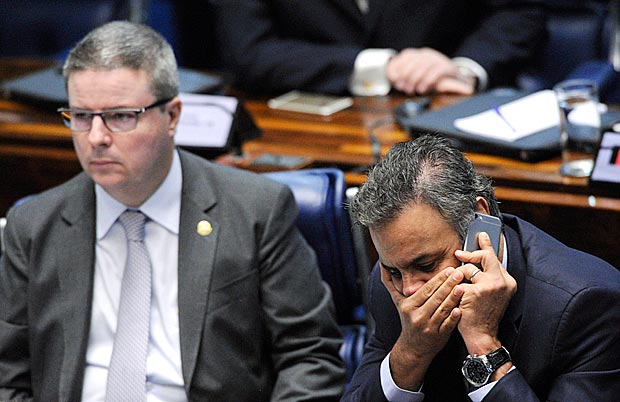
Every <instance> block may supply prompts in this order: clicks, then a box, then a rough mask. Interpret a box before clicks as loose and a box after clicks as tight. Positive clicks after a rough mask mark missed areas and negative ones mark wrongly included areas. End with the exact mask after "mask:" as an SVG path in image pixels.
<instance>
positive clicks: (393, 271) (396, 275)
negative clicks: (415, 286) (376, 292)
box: [385, 268, 403, 279]
mask: <svg viewBox="0 0 620 402" xmlns="http://www.w3.org/2000/svg"><path fill="white" fill-rule="evenodd" d="M385 269H386V270H387V271H388V272H389V273H390V275H391V276H392V277H393V278H397V279H400V278H402V276H403V275H402V274H401V273H400V271H399V270H398V269H396V268H385Z"/></svg>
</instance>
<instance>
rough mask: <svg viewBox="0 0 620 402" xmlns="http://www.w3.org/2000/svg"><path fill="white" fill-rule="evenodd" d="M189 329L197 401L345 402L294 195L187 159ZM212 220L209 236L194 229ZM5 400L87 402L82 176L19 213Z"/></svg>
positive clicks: (10, 260) (187, 351)
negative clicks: (83, 399) (316, 401)
mask: <svg viewBox="0 0 620 402" xmlns="http://www.w3.org/2000/svg"><path fill="white" fill-rule="evenodd" d="M180 155H181V164H182V167H183V194H182V201H181V218H180V219H181V220H180V233H179V264H178V272H179V296H178V297H179V300H178V302H179V325H180V336H181V359H182V370H183V377H184V380H185V389H186V392H187V395H188V398H189V399H190V400H213V401H233V400H234V401H266V400H278V401H284V400H291V401H301V400H312V399H321V400H325V399H330V398H337V397H338V396H339V394H340V392H341V391H342V384H343V381H344V369H343V364H342V362H341V360H340V358H339V356H338V351H339V347H340V343H341V340H340V335H339V333H338V329H337V326H336V324H335V321H334V318H333V308H332V307H333V306H332V302H331V297H330V296H331V295H330V292H329V290H328V288H327V287H326V286H325V285H324V284H323V283H322V282H321V279H320V275H319V272H318V268H317V266H316V262H315V256H314V255H313V253H312V251H311V249H310V248H309V247H308V246H307V244H306V243H305V241H304V240H303V238H302V237H301V235H300V233H299V232H298V231H297V229H296V227H295V217H296V206H295V201H294V199H293V197H292V195H291V193H290V191H288V189H287V188H286V187H284V186H282V185H280V184H276V183H274V182H271V181H269V180H267V179H265V178H263V177H260V176H258V175H254V174H251V173H247V172H242V171H238V170H233V169H230V168H226V167H222V166H218V165H214V164H211V163H209V162H206V161H204V160H202V159H200V158H198V157H196V156H193V155H191V154H189V153H186V152H183V151H180ZM201 220H208V221H209V222H210V223H211V225H212V226H213V232H212V233H211V234H210V235H209V236H200V235H198V234H197V232H196V224H197V223H198V222H199V221H201ZM8 222H9V223H8V225H7V228H6V240H7V244H6V245H7V249H6V253H5V254H4V255H3V256H2V260H1V263H0V400H7V399H12V398H29V397H33V398H34V399H35V400H47V401H52V400H54V401H76V400H79V399H80V395H81V389H82V383H83V377H84V367H85V353H86V348H87V342H88V334H89V325H90V317H91V303H92V294H93V271H94V261H95V195H94V183H93V182H92V180H91V179H90V178H89V177H88V176H87V175H86V174H85V173H82V174H80V175H78V176H76V177H75V178H73V179H71V180H70V181H68V182H67V183H65V184H63V185H61V186H59V187H57V188H54V189H52V190H49V191H46V192H45V193H42V194H41V195H39V196H37V197H35V198H33V199H32V200H30V201H28V202H26V203H25V204H23V205H21V206H19V207H17V208H14V209H13V210H11V211H10V212H9V214H8Z"/></svg>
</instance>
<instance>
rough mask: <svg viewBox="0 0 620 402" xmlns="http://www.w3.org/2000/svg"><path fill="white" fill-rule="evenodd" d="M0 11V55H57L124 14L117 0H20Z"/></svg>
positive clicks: (121, 5) (53, 56) (125, 13)
mask: <svg viewBox="0 0 620 402" xmlns="http://www.w3.org/2000/svg"><path fill="white" fill-rule="evenodd" d="M8 3H9V2H7V5H5V6H3V7H4V8H3V10H2V12H1V13H0V55H1V56H33V57H43V58H57V57H58V55H59V54H61V53H63V52H64V51H65V49H68V48H70V47H72V46H73V45H74V44H75V43H76V42H77V41H78V40H80V39H81V38H82V37H83V36H84V35H86V34H87V33H88V32H89V31H90V30H91V29H93V28H94V27H96V26H99V25H101V24H103V23H105V22H108V21H111V20H114V19H120V18H126V16H127V10H126V5H125V1H120V0H64V1H49V0H21V1H13V2H10V3H11V4H10V5H8Z"/></svg>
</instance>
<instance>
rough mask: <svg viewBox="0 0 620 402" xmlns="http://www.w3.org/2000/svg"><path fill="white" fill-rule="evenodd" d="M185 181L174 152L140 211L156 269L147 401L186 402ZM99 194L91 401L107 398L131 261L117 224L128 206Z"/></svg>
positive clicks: (87, 384)
mask: <svg viewBox="0 0 620 402" xmlns="http://www.w3.org/2000/svg"><path fill="white" fill-rule="evenodd" d="M182 180H183V179H182V173H181V162H180V160H179V156H178V153H177V152H176V151H175V152H174V159H173V162H172V167H171V169H170V172H168V175H167V176H166V179H165V180H164V182H163V183H162V184H161V185H160V187H159V188H158V189H157V191H156V192H155V193H154V194H153V195H152V196H151V197H150V198H149V199H148V200H146V201H145V202H144V204H142V205H141V206H140V208H139V209H140V211H142V213H144V214H145V215H146V216H147V218H148V219H147V223H146V226H145V240H144V242H145V244H146V248H147V250H148V253H149V257H150V259H151V267H152V294H151V327H150V337H149V351H148V356H147V370H146V371H147V379H146V391H147V401H148V402H156V401H162V402H163V401H166V402H175V401H186V400H187V396H186V394H185V389H184V386H183V384H184V383H183V374H182V371H181V346H180V338H179V308H178V297H177V296H178V271H177V266H178V237H179V236H178V235H179V219H180V213H181V187H182ZM95 193H96V208H97V210H96V214H97V215H96V222H97V223H96V235H97V240H96V245H95V248H96V251H95V280H94V292H93V305H92V311H91V327H90V334H89V338H88V349H87V351H86V370H85V374H84V387H83V389H82V400H83V401H89V402H90V401H93V402H94V401H103V400H104V399H105V390H106V381H107V376H108V366H109V364H110V358H111V357H112V349H113V348H114V335H115V333H116V321H117V313H118V305H119V300H120V291H121V281H122V278H123V271H124V269H125V262H126V258H127V242H126V236H125V231H124V229H123V227H122V226H121V224H120V222H118V220H117V218H118V217H119V216H120V214H121V213H122V212H123V211H125V210H126V209H127V207H126V206H124V205H123V204H121V203H119V202H118V201H116V200H115V199H114V198H112V197H111V196H110V195H109V194H108V193H106V192H105V190H103V188H101V187H100V186H98V185H97V186H95Z"/></svg>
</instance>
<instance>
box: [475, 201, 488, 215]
mask: <svg viewBox="0 0 620 402" xmlns="http://www.w3.org/2000/svg"><path fill="white" fill-rule="evenodd" d="M476 212H480V213H482V214H487V215H489V214H490V212H491V209H490V208H489V203H488V202H487V200H486V199H484V198H483V197H476Z"/></svg>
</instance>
